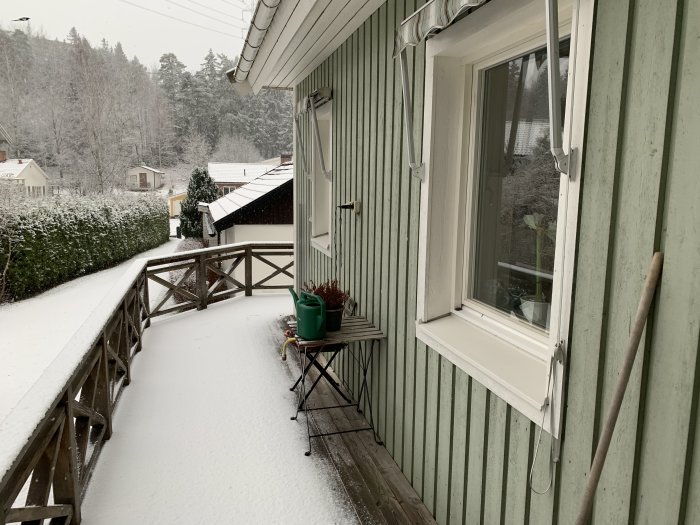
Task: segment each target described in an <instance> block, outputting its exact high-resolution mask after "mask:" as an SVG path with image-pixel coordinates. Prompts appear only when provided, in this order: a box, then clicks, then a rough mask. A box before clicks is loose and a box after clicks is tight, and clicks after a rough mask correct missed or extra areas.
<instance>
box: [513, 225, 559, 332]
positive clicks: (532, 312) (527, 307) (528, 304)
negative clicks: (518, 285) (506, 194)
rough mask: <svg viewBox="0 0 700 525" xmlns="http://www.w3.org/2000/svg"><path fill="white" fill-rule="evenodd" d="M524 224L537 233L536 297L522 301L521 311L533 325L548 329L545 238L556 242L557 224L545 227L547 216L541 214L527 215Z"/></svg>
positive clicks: (529, 296) (548, 308) (549, 306)
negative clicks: (544, 271)
mask: <svg viewBox="0 0 700 525" xmlns="http://www.w3.org/2000/svg"><path fill="white" fill-rule="evenodd" d="M523 222H524V223H525V224H526V225H527V227H528V228H530V229H531V230H534V232H535V272H536V274H535V295H526V296H523V297H522V298H521V299H520V310H521V311H522V313H523V315H524V316H525V318H526V319H527V320H528V321H530V322H531V323H533V324H536V325H538V326H541V327H542V328H548V326H549V310H550V308H551V302H550V301H551V298H550V299H547V298H546V297H545V295H544V291H543V290H542V254H543V251H544V240H545V237H547V238H549V239H550V240H551V241H552V242H556V237H557V222H556V221H551V222H550V223H549V224H548V225H547V226H546V227H545V216H544V215H542V214H541V213H533V214H531V215H525V217H523Z"/></svg>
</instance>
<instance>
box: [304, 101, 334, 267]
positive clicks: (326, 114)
mask: <svg viewBox="0 0 700 525" xmlns="http://www.w3.org/2000/svg"><path fill="white" fill-rule="evenodd" d="M315 111H316V118H317V119H318V120H319V121H328V134H329V136H328V143H327V144H328V148H326V149H324V150H323V151H322V155H323V159H324V164H325V168H326V170H329V169H330V166H331V163H332V160H333V152H332V149H333V101H332V100H329V101H328V102H326V103H324V104H323V105H321V106H318V107H316V108H315ZM309 119H310V128H311V133H312V134H315V133H316V131H317V130H316V129H314V127H315V126H316V123H315V122H313V113H312V112H311V111H309ZM319 133H320V132H319ZM319 138H320V140H323V137H320V135H319ZM311 144H312V146H311V151H312V154H311V184H310V187H311V198H310V203H311V217H310V218H309V222H310V226H311V246H313V247H314V248H315V249H317V250H319V251H320V252H321V253H323V254H325V255H327V256H329V257H331V246H332V243H333V182H332V180H331V179H329V178H328V177H327V174H326V173H324V170H323V168H324V166H322V164H321V162H319V160H318V159H319V153H318V148H319V147H323V146H322V145H319V144H318V141H317V140H315V135H314V136H312V140H311ZM319 184H325V185H328V214H327V216H326V217H323V218H321V220H323V219H326V220H327V221H328V232H326V233H321V234H317V233H316V228H317V225H318V221H319V215H321V214H320V213H319V212H318V211H317V207H318V203H317V197H316V188H317V185H319Z"/></svg>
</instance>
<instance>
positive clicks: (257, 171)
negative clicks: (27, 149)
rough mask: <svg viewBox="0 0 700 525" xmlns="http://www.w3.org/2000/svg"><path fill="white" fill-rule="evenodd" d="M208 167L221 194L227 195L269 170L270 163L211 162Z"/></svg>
mask: <svg viewBox="0 0 700 525" xmlns="http://www.w3.org/2000/svg"><path fill="white" fill-rule="evenodd" d="M207 169H208V171H209V176H210V177H211V178H212V179H213V180H214V182H215V183H216V186H217V188H219V192H220V193H221V195H227V194H228V193H229V192H232V191H234V190H235V189H237V188H240V187H241V186H243V185H244V184H247V183H249V182H250V181H251V180H253V179H255V178H256V177H257V176H259V175H262V174H263V173H265V172H266V171H269V170H270V164H269V163H266V162H259V163H243V162H210V163H209V164H208V166H207Z"/></svg>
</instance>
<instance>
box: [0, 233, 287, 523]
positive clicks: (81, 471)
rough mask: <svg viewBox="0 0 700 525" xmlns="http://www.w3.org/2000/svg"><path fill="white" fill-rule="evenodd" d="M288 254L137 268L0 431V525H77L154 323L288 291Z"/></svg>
mask: <svg viewBox="0 0 700 525" xmlns="http://www.w3.org/2000/svg"><path fill="white" fill-rule="evenodd" d="M293 253H294V252H293V245H292V243H286V242H251V243H239V244H232V245H226V246H219V247H214V248H205V249H200V250H191V251H187V252H181V253H177V254H173V255H169V256H166V257H156V258H150V259H140V260H137V261H136V262H134V263H133V264H132V265H131V266H130V267H129V269H128V270H127V272H126V273H125V274H124V275H123V276H122V277H121V279H120V280H119V281H118V282H117V283H115V285H114V287H113V288H112V289H111V290H110V292H109V293H108V294H107V296H106V297H105V298H104V299H103V300H102V301H101V302H100V304H99V305H98V306H97V308H96V309H95V310H94V311H93V312H92V314H91V315H90V316H89V317H88V319H87V320H86V321H85V323H84V324H83V325H82V326H81V327H80V329H79V330H78V331H77V332H76V333H75V335H74V336H73V337H72V338H71V339H70V341H69V343H68V344H67V345H66V346H65V347H64V349H63V350H62V351H61V352H60V353H59V354H58V356H57V357H56V358H55V359H54V361H53V362H52V363H51V365H50V366H49V367H48V368H47V370H46V371H45V372H44V373H43V374H42V376H41V378H40V379H39V380H38V381H37V383H36V384H35V385H34V386H33V387H32V388H31V389H30V390H29V392H28V393H27V394H26V395H25V396H24V397H23V398H22V399H21V401H20V402H19V403H18V404H17V406H16V407H15V408H14V409H13V410H12V411H11V412H10V413H9V414H8V415H7V417H6V418H5V419H3V420H2V421H0V523H12V522H17V521H30V520H41V519H47V518H54V517H58V518H60V517H67V518H68V519H69V520H70V521H72V522H74V523H79V522H80V502H81V499H82V496H83V494H84V492H85V489H86V487H87V483H88V481H89V479H90V475H91V474H92V471H93V469H94V466H95V462H96V460H97V458H98V456H99V453H100V450H101V448H102V445H103V444H104V442H105V441H106V440H107V439H109V437H110V435H111V432H112V412H113V410H114V408H115V406H116V404H117V402H118V400H119V397H120V395H121V393H122V391H123V389H124V387H126V386H127V385H128V384H129V382H130V379H131V362H132V360H133V358H134V356H135V355H136V353H138V352H139V351H140V350H141V349H142V344H141V339H142V335H143V332H144V330H145V329H146V328H148V326H149V325H150V322H151V318H153V317H156V316H159V315H165V314H168V313H178V312H182V311H185V310H190V309H195V308H196V309H199V310H201V309H204V308H206V307H207V305H208V304H209V303H211V302H215V301H221V300H225V299H228V298H231V297H235V296H236V295H239V294H245V295H252V293H253V291H254V290H275V289H284V288H287V287H288V286H290V285H291V284H292V279H293V276H292V273H291V269H292V265H293ZM240 266H242V268H240ZM263 269H266V270H265V271H267V274H265V273H264V270H263ZM164 273H165V274H168V276H167V278H163V277H162V274H164ZM173 274H174V275H176V277H175V278H171V276H172V275H173ZM190 277H193V280H192V279H190ZM173 281H174V282H173ZM149 284H151V285H152V286H151V287H149ZM159 287H163V288H164V289H165V293H163V292H162V289H161V290H158V288H159ZM149 288H152V289H151V290H149ZM156 291H158V292H160V293H155V292H156ZM151 296H153V297H154V299H155V300H154V301H151V300H150V297H151ZM178 297H179V300H180V302H178V303H175V305H174V306H173V305H172V302H173V300H174V299H175V298H178ZM153 305H155V306H153ZM18 350H21V349H18ZM20 500H23V501H20Z"/></svg>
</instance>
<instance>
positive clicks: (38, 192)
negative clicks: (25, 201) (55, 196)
mask: <svg viewBox="0 0 700 525" xmlns="http://www.w3.org/2000/svg"><path fill="white" fill-rule="evenodd" d="M0 182H2V183H12V184H17V185H19V186H21V187H22V188H23V192H24V193H26V195H28V196H30V197H43V196H45V195H46V194H47V193H48V191H49V190H48V186H49V177H48V175H46V173H45V172H44V170H42V169H41V167H39V165H38V164H37V163H36V162H34V161H33V160H32V159H6V160H5V152H4V151H1V152H0Z"/></svg>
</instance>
